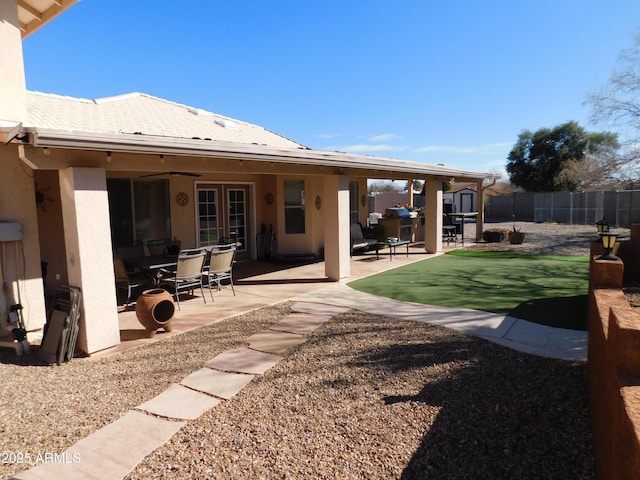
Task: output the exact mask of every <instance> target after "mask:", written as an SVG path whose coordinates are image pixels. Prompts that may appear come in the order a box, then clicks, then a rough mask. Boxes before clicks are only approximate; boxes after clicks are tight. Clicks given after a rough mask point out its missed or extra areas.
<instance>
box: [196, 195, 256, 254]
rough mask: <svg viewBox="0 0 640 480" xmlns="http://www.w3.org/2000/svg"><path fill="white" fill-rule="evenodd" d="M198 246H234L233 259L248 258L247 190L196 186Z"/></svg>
mask: <svg viewBox="0 0 640 480" xmlns="http://www.w3.org/2000/svg"><path fill="white" fill-rule="evenodd" d="M197 188H198V244H199V246H201V247H206V246H209V245H217V244H219V243H227V242H229V243H231V242H233V243H235V244H236V246H237V247H236V248H237V250H236V258H238V259H245V258H250V252H251V250H250V248H251V245H250V244H249V241H250V239H251V236H250V235H249V186H248V185H225V184H203V185H198V187H197Z"/></svg>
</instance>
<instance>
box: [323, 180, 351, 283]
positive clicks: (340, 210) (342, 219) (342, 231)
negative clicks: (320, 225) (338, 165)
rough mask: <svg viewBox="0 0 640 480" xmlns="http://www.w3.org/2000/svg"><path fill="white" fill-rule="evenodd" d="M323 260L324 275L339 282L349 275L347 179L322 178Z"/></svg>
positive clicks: (349, 240) (349, 249)
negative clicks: (323, 197) (323, 198)
mask: <svg viewBox="0 0 640 480" xmlns="http://www.w3.org/2000/svg"><path fill="white" fill-rule="evenodd" d="M324 196H325V200H324V201H323V204H322V209H323V211H324V260H325V267H324V268H325V274H326V275H327V277H328V278H329V279H331V280H335V281H339V280H342V279H344V278H347V277H349V275H350V274H351V265H350V262H351V236H350V235H351V234H350V222H349V177H347V176H345V175H326V176H325V177H324Z"/></svg>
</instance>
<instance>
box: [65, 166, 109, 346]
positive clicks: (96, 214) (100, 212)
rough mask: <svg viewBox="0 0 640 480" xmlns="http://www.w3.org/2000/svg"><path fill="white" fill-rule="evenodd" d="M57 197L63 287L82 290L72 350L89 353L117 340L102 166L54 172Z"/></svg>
mask: <svg viewBox="0 0 640 480" xmlns="http://www.w3.org/2000/svg"><path fill="white" fill-rule="evenodd" d="M60 199H61V204H62V218H63V225H64V240H65V246H66V255H67V272H68V275H69V285H71V286H74V287H79V288H80V289H81V290H82V306H81V317H80V331H79V334H78V348H80V349H81V350H82V351H84V352H86V353H93V352H97V351H99V350H103V349H105V348H108V347H112V346H114V345H117V344H119V343H120V328H119V325H118V311H117V304H116V303H117V300H116V291H115V280H114V273H113V257H112V255H113V253H112V246H111V230H110V221H109V200H108V197H107V181H106V176H105V171H104V169H103V168H73V167H72V168H66V169H64V170H62V171H60Z"/></svg>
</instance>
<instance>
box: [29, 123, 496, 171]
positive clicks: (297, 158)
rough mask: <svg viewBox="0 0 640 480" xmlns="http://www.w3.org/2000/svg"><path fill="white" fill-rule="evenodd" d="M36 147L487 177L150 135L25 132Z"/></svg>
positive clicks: (385, 161)
mask: <svg viewBox="0 0 640 480" xmlns="http://www.w3.org/2000/svg"><path fill="white" fill-rule="evenodd" d="M26 130H27V131H28V132H29V133H31V135H30V136H31V143H32V144H33V146H34V147H48V148H65V149H75V150H94V151H95V150H98V151H111V152H122V153H143V154H156V155H178V156H189V157H217V158H234V159H238V158H242V159H247V160H254V161H264V162H273V163H300V162H305V163H307V164H309V165H315V166H319V167H320V166H322V167H338V168H344V169H351V168H353V169H360V170H362V169H366V170H374V171H379V172H397V173H404V174H411V175H416V176H418V177H420V176H423V175H424V176H437V177H447V178H451V177H455V178H456V179H463V178H464V179H470V180H482V179H484V178H485V177H486V176H487V175H488V174H486V173H483V172H473V171H467V170H458V169H452V168H447V167H441V166H434V165H430V164H422V163H419V162H408V161H404V160H395V159H387V158H381V157H368V156H364V155H352V154H347V153H340V152H325V151H320V150H309V149H295V150H294V149H291V150H289V149H283V148H271V147H266V146H261V145H247V144H240V143H223V142H216V141H209V140H192V139H185V138H174V137H154V136H147V135H131V134H117V136H116V135H115V134H107V133H90V132H70V131H60V130H54V129H26Z"/></svg>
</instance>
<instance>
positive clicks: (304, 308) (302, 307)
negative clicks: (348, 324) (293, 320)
mask: <svg viewBox="0 0 640 480" xmlns="http://www.w3.org/2000/svg"><path fill="white" fill-rule="evenodd" d="M325 302H326V299H324V300H322V297H321V300H320V301H319V302H296V303H294V304H293V305H292V306H291V310H293V311H294V312H299V313H312V314H317V315H331V316H333V315H340V314H341V313H344V312H346V311H348V310H349V309H348V308H345V307H340V306H338V305H332V304H330V303H325Z"/></svg>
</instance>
